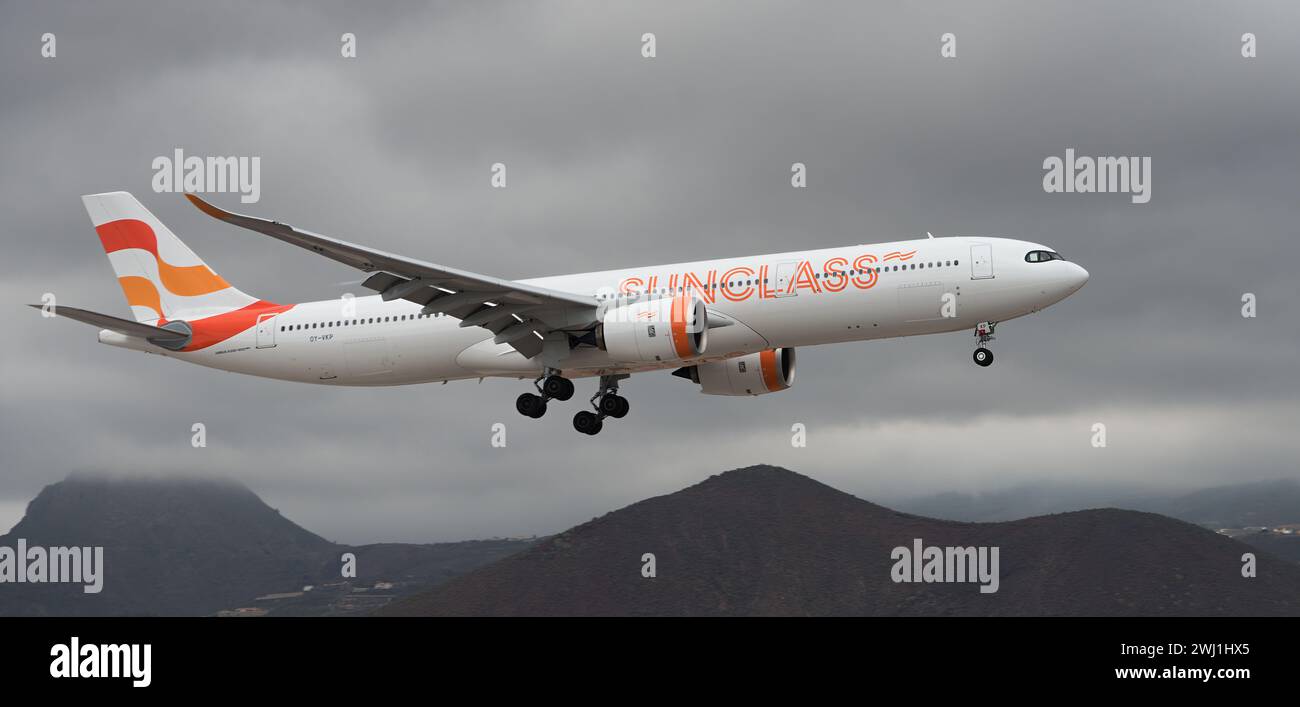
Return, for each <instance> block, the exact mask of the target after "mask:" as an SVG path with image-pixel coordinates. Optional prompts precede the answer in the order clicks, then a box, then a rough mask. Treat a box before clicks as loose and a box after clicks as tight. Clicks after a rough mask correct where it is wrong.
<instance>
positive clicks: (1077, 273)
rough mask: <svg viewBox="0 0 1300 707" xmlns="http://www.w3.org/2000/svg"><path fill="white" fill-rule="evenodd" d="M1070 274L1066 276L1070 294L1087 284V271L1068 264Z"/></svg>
mask: <svg viewBox="0 0 1300 707" xmlns="http://www.w3.org/2000/svg"><path fill="white" fill-rule="evenodd" d="M1069 265H1070V274H1069V275H1067V276H1066V280H1067V282H1069V285H1070V292H1075V291H1076V290H1078V289H1079V288H1080V287H1083V286H1084V285H1085V284H1087V282H1088V271H1087V270H1084V269H1083V268H1081V267H1079V266H1078V265H1076V264H1074V263H1070V264H1069Z"/></svg>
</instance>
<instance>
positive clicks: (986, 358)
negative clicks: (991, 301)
mask: <svg viewBox="0 0 1300 707" xmlns="http://www.w3.org/2000/svg"><path fill="white" fill-rule="evenodd" d="M997 325H998V323H997V322H980V323H979V324H978V325H976V326H975V336H977V337H979V347H978V348H976V349H975V354H974V356H972V358H974V359H975V363H976V365H979V366H985V367H987V366H989V365H992V363H993V352H992V351H989V350H988V348H987V347H985V344H987V343H988V342H990V341H992V340H993V329H994V327H996V326H997Z"/></svg>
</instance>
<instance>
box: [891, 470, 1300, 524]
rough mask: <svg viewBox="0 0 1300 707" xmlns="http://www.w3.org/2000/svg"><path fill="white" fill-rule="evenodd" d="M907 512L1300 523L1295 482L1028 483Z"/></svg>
mask: <svg viewBox="0 0 1300 707" xmlns="http://www.w3.org/2000/svg"><path fill="white" fill-rule="evenodd" d="M893 505H895V506H896V507H898V508H899V509H901V510H904V511H907V512H909V513H916V514H919V515H925V516H930V517H934V518H947V519H949V520H963V521H999V520H1015V519H1017V518H1027V517H1030V516H1034V515H1043V514H1048V513H1062V512H1065V511H1073V510H1081V509H1085V508H1099V507H1118V508H1127V509H1130V510H1136V511H1148V512H1151V513H1159V514H1161V515H1167V516H1171V517H1173V518H1178V519H1179V520H1185V521H1187V522H1189V523H1196V524H1197V525H1204V526H1206V527H1211V528H1242V527H1247V526H1274V525H1282V524H1288V523H1300V480H1296V479H1281V480H1277V481H1261V482H1253V483H1244V484H1232V485H1227V486H1216V487H1213V488H1207V489H1201V490H1199V491H1194V492H1191V493H1175V494H1156V493H1152V492H1150V491H1147V490H1141V489H1122V488H1120V489H1117V488H1090V487H1076V486H1065V485H1050V484H1032V485H1023V486H1017V487H1014V488H1010V489H1005V490H1001V491H996V492H992V493H982V494H963V493H940V494H934V495H930V496H922V497H918V498H908V499H901V500H899V501H897V502H895V504H893Z"/></svg>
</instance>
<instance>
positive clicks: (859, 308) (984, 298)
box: [100, 237, 1088, 386]
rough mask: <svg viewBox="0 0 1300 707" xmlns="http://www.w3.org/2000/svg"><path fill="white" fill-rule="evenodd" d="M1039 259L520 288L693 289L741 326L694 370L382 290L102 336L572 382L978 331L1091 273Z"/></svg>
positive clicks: (287, 368)
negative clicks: (194, 341) (512, 335)
mask: <svg viewBox="0 0 1300 707" xmlns="http://www.w3.org/2000/svg"><path fill="white" fill-rule="evenodd" d="M1032 250H1051V249H1050V248H1046V247H1045V246H1041V245H1038V244H1034V243H1029V242H1026V241H1017V240H1010V239H1003V238H966V237H952V238H933V239H929V238H927V239H918V240H910V241H898V242H893V243H877V244H868V245H859V246H849V247H844V248H830V249H823V250H813V251H797V252H790V253H780V254H774V255H763V256H753V257H743V258H728V259H721V260H709V261H699V262H691V263H678V264H672V265H660V266H650V267H639V268H626V269H620V270H608V271H604V272H593V273H582V274H576V275H560V276H555V277H544V278H537V279H532V280H524V281H522V282H525V283H529V284H535V285H539V286H543V287H546V288H550V289H553V290H559V291H564V292H570V293H575V294H581V295H594V296H596V297H598V298H600V300H601V302H602V303H609V304H610V305H616V304H617V303H619V302H620V301H625V298H626V297H627V296H630V295H632V294H635V295H636V296H641V297H646V296H651V297H653V296H657V295H667V294H668V293H669V291H670V290H671V291H672V292H673V293H677V292H694V293H696V294H697V295H698V296H700V297H701V298H702V299H703V300H704V301H705V302H706V304H707V306H708V309H709V312H710V314H711V315H712V314H713V313H717V314H720V315H723V316H725V317H726V318H727V319H730V320H732V321H733V322H734V324H731V325H729V326H723V327H717V328H713V329H711V330H710V331H709V334H708V346H707V350H706V351H705V354H704V355H703V356H701V357H700V358H698V359H692V360H690V361H671V362H667V361H665V362H662V363H659V362H656V363H654V364H629V363H627V362H620V361H613V360H611V359H610V357H609V354H608V353H607V352H606V351H604V350H601V349H599V348H596V347H592V346H580V347H577V348H573V349H571V350H570V351H569V352H568V353H567V354H566V355H562V356H561V357H559V358H556V357H554V356H552V357H551V358H549V359H548V360H546V363H545V364H544V363H543V360H542V359H543V357H542V356H537V357H534V358H531V359H526V358H524V357H523V356H522V355H520V354H519V353H518V352H516V351H515V350H514V349H512V348H511V347H510V346H509V345H508V344H494V343H493V341H492V339H493V334H492V332H490V331H487V330H486V329H483V328H480V327H475V326H469V327H461V326H460V321H459V320H457V319H455V318H452V317H447V316H432V315H431V316H425V317H421V316H418V313H419V311H420V305H418V304H415V303H412V302H408V301H405V300H395V301H389V302H384V301H382V299H381V298H380V297H379V296H378V295H375V296H369V297H356V298H351V297H344V298H341V299H334V300H326V301H320V302H308V303H303V304H298V305H294V306H292V307H291V308H289V309H288V310H287V311H284V312H281V313H279V314H275V315H271V316H268V317H267V318H266V319H265V320H264V321H262V322H260V323H259V324H258V326H255V327H251V328H249V329H247V330H245V331H242V332H238V333H236V334H234V335H233V336H231V337H230V338H228V339H226V340H224V341H222V342H221V343H219V344H215V345H212V346H209V347H207V348H204V349H201V350H197V351H187V352H176V351H169V350H167V349H164V348H160V347H157V346H154V345H152V344H148V343H145V342H144V341H143V340H141V339H137V338H132V337H126V336H122V335H120V334H115V333H113V332H110V331H103V332H101V333H100V341H102V342H104V343H108V344H113V345H118V346H125V347H128V348H133V349H138V350H144V351H149V352H152V353H158V354H162V355H164V356H170V357H175V358H177V359H180V360H184V361H189V362H192V363H197V364H200V365H203V366H209V367H212V368H218V369H222V370H226V371H233V372H237V373H246V374H249V375H255V376H263V377H267V378H277V379H282V380H290V381H301V382H308V383H321V384H328V385H356V386H376V385H403V384H411V383H427V382H436V381H448V380H456V379H464V378H479V377H486V376H508V377H516V378H523V377H530V378H531V377H535V376H537V375H539V374H540V373H541V372H542V370H543V368H544V367H550V368H555V369H558V370H560V371H562V372H563V374H564V375H565V376H566V377H570V378H574V377H583V376H591V375H604V374H611V373H624V372H634V371H642V370H651V369H658V368H676V367H679V366H682V365H686V364H689V363H698V362H702V361H709V360H716V359H719V358H729V357H732V356H736V355H743V354H749V353H754V352H756V351H762V350H765V349H770V348H774V347H801V346H815V345H819V344H832V343H839V342H847V341H862V340H867V339H882V338H889V337H898V336H914V335H918V334H933V333H938V332H947V331H958V330H963V329H966V330H970V329H973V328H974V327H975V326H976V325H977V324H979V323H981V322H1000V321H1005V320H1008V319H1012V318H1015V317H1020V316H1024V315H1026V314H1029V313H1031V312H1036V311H1038V310H1040V309H1042V308H1044V307H1046V306H1048V305H1051V304H1053V303H1055V302H1058V301H1060V300H1062V299H1064V298H1065V297H1067V296H1069V295H1070V294H1072V293H1073V292H1075V291H1076V290H1078V289H1079V288H1080V287H1082V285H1083V283H1084V282H1085V281H1086V280H1087V277H1088V275H1087V272H1086V271H1084V270H1083V268H1080V267H1079V266H1077V265H1075V264H1073V263H1070V262H1067V261H1063V260H1053V261H1049V262H1027V261H1026V260H1025V254H1026V253H1027V252H1029V251H1032ZM908 253H911V255H910V256H907V257H906V258H903V257H902V256H903V255H904V254H908ZM891 254H892V255H893V257H889V258H888V259H886V258H887V257H888V256H890V255H891ZM877 268H878V269H879V271H878V272H877ZM850 272H852V273H853V274H852V275H850V274H849V273H850ZM688 273H689V276H688V275H687V274H688ZM948 295H951V297H948ZM945 305H949V306H948V307H947V308H946V309H945Z"/></svg>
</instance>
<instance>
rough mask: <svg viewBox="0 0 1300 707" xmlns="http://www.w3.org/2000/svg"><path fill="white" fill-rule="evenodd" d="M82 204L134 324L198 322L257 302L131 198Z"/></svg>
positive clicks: (110, 196) (114, 195)
mask: <svg viewBox="0 0 1300 707" xmlns="http://www.w3.org/2000/svg"><path fill="white" fill-rule="evenodd" d="M81 201H82V203H84V204H85V206H86V212H87V213H89V214H90V221H91V223H93V224H94V225H95V232H96V233H98V234H99V240H100V242H102V243H103V244H104V251H105V252H106V253H108V259H109V261H110V262H111V263H112V264H113V270H114V271H115V272H116V273H117V281H118V283H119V284H120V285H121V286H122V292H123V293H124V294H126V301H127V303H128V304H130V305H131V311H132V313H133V314H134V315H135V319H136V321H138V322H148V323H152V322H156V321H158V320H167V319H198V318H202V317H208V316H212V315H216V314H223V313H225V312H230V311H233V310H236V309H241V308H244V307H247V306H249V305H251V304H254V303H256V302H258V300H257V298H255V297H250V296H248V295H246V294H244V293H243V292H240V291H239V290H237V289H235V288H234V287H231V286H230V283H228V282H226V281H225V280H223V279H222V278H221V276H220V275H218V274H216V273H215V272H213V271H212V268H209V267H208V266H207V265H206V264H204V262H203V261H202V260H201V259H200V258H199V256H197V255H195V254H194V251H192V250H190V249H189V248H188V247H186V245H185V244H184V243H182V242H181V239H179V238H177V237H176V234H174V233H172V232H171V231H170V230H168V228H167V227H166V226H164V225H163V224H162V222H161V221H159V220H158V219H157V218H155V217H154V215H153V214H151V213H149V211H148V209H146V208H144V206H143V205H142V204H141V203H140V202H139V201H136V198H135V197H134V196H131V195H130V194H128V193H127V192H124V191H116V192H109V193H106V194H90V195H87V196H83V197H81Z"/></svg>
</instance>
